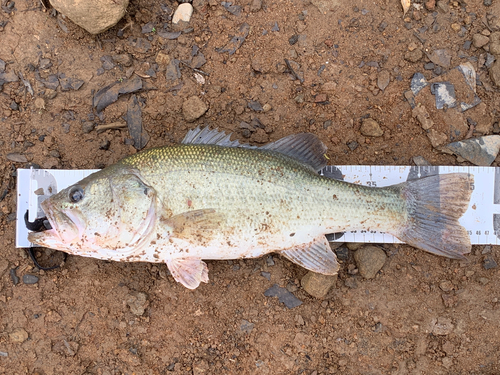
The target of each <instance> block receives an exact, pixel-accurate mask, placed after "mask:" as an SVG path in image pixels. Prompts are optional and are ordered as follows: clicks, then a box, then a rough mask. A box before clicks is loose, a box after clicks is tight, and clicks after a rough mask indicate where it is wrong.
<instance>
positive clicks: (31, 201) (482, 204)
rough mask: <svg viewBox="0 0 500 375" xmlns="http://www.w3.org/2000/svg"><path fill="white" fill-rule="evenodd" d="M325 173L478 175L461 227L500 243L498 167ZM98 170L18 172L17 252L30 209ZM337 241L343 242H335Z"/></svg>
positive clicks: (377, 178)
mask: <svg viewBox="0 0 500 375" xmlns="http://www.w3.org/2000/svg"><path fill="white" fill-rule="evenodd" d="M325 169H326V170H329V171H330V172H332V171H336V172H337V174H338V175H339V177H340V178H342V179H343V180H344V181H346V182H352V183H356V184H361V185H366V186H376V187H383V186H388V185H394V184H399V183H401V182H405V181H406V180H408V179H415V178H419V177H425V176H431V175H435V174H446V173H468V174H470V175H472V176H474V190H473V192H472V196H471V200H470V203H469V208H468V210H467V211H466V213H465V214H464V215H463V216H462V218H461V219H460V223H461V224H462V225H463V226H464V227H465V228H466V229H467V231H468V233H469V235H470V238H471V243H472V244H491V245H496V244H499V243H500V239H499V237H500V168H495V167H456V166H445V167H443V166H440V167H435V166H428V167H427V166H425V167H410V166H404V167H403V166H378V165H377V166H374V165H371V166H369V165H343V166H336V167H334V166H328V167H326V168H325ZM96 171H97V169H86V170H56V169H18V170H17V192H18V196H17V223H16V247H30V246H31V243H30V242H28V229H27V228H26V226H25V223H24V215H25V213H26V211H27V210H29V221H31V222H32V221H34V220H35V219H36V218H37V217H43V216H44V214H43V211H42V209H41V208H40V203H41V202H42V201H43V200H44V199H45V198H47V197H48V196H49V195H51V194H55V193H56V192H58V191H59V190H62V189H64V188H66V187H67V186H70V185H72V184H74V183H75V182H78V181H80V180H81V179H82V178H84V177H86V176H88V175H89V174H91V173H93V172H96ZM35 191H36V193H35ZM42 193H43V195H41V194H42ZM37 194H38V195H37ZM339 236H340V234H338V235H335V236H329V239H330V240H332V241H337V242H375V243H400V242H401V241H399V240H398V239H397V238H395V237H394V236H391V235H389V234H386V233H379V232H376V231H362V230H359V231H349V232H345V233H343V234H342V235H341V236H340V237H339ZM333 237H339V238H335V239H333Z"/></svg>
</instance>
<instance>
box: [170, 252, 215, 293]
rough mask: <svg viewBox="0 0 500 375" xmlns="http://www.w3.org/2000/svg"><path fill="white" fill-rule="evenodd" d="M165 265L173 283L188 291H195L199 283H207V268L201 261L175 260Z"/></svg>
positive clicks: (189, 259)
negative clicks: (173, 280) (175, 282)
mask: <svg viewBox="0 0 500 375" xmlns="http://www.w3.org/2000/svg"><path fill="white" fill-rule="evenodd" d="M166 263H167V267H168V269H169V271H170V273H171V274H172V276H173V277H174V279H175V281H177V282H178V283H181V284H182V285H184V286H185V287H186V288H188V289H196V288H197V287H198V286H199V285H200V283H201V282H204V283H208V267H207V264H206V263H205V262H204V261H202V260H201V259H198V258H176V259H172V260H167V261H166Z"/></svg>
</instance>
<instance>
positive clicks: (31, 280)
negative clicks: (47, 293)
mask: <svg viewBox="0 0 500 375" xmlns="http://www.w3.org/2000/svg"><path fill="white" fill-rule="evenodd" d="M37 282H38V277H37V276H35V275H30V274H26V275H24V276H23V283H25V284H36V283H37Z"/></svg>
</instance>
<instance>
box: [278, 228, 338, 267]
mask: <svg viewBox="0 0 500 375" xmlns="http://www.w3.org/2000/svg"><path fill="white" fill-rule="evenodd" d="M279 254H280V255H283V256H284V257H285V258H287V259H288V260H290V261H292V262H293V263H296V264H298V265H299V266H302V267H304V268H305V269H308V270H309V271H313V272H316V273H321V274H323V275H336V274H337V272H338V270H339V263H338V262H337V256H336V255H335V253H334V252H333V251H332V250H331V248H330V244H329V243H328V240H327V239H326V237H325V236H321V237H319V238H317V239H316V240H315V241H313V242H312V243H310V244H307V245H305V246H302V247H299V248H295V249H288V250H283V251H280V252H279Z"/></svg>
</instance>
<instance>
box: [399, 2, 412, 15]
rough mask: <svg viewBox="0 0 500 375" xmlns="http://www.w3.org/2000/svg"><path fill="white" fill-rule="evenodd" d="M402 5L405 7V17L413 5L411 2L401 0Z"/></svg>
mask: <svg viewBox="0 0 500 375" xmlns="http://www.w3.org/2000/svg"><path fill="white" fill-rule="evenodd" d="M401 5H402V6H403V16H404V15H405V14H406V12H408V9H410V5H411V0H401Z"/></svg>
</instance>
